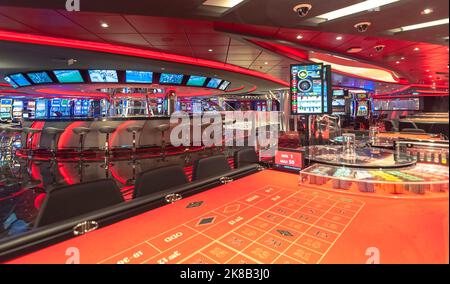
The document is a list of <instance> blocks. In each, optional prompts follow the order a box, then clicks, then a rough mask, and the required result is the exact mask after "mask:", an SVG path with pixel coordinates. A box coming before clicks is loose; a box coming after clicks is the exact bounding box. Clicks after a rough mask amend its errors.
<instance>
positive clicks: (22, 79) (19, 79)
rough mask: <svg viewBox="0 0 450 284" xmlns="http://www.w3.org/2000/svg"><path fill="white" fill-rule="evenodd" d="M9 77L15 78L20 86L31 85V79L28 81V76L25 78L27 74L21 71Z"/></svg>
mask: <svg viewBox="0 0 450 284" xmlns="http://www.w3.org/2000/svg"><path fill="white" fill-rule="evenodd" d="M9 77H11V79H13V81H14V82H16V84H17V85H19V86H20V87H26V86H31V83H30V81H28V80H27V78H25V76H23V75H22V74H20V73H19V74H13V75H9Z"/></svg>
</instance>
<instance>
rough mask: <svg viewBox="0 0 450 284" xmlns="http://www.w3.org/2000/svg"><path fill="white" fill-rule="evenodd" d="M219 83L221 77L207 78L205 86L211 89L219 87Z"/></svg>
mask: <svg viewBox="0 0 450 284" xmlns="http://www.w3.org/2000/svg"><path fill="white" fill-rule="evenodd" d="M220 83H222V79H217V78H211V80H209V82H208V85H206V87H208V88H212V89H217V88H219V85H220Z"/></svg>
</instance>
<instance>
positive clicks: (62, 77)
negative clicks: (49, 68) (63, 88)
mask: <svg viewBox="0 0 450 284" xmlns="http://www.w3.org/2000/svg"><path fill="white" fill-rule="evenodd" d="M53 74H55V76H56V79H58V81H59V82H60V83H63V84H64V83H84V80H83V77H82V76H81V73H80V71H78V70H55V71H53Z"/></svg>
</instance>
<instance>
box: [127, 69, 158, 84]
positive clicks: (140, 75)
mask: <svg viewBox="0 0 450 284" xmlns="http://www.w3.org/2000/svg"><path fill="white" fill-rule="evenodd" d="M125 81H126V82H127V83H142V84H151V83H153V72H148V71H132V70H127V71H126V72H125Z"/></svg>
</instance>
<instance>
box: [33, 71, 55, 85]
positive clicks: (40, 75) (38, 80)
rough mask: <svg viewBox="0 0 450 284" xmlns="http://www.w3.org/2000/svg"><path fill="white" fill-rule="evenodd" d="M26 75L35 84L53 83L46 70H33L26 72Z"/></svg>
mask: <svg viewBox="0 0 450 284" xmlns="http://www.w3.org/2000/svg"><path fill="white" fill-rule="evenodd" d="M27 76H28V77H29V78H30V79H31V81H33V83H35V84H51V83H53V80H52V78H50V76H49V75H48V74H47V72H33V73H27Z"/></svg>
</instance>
